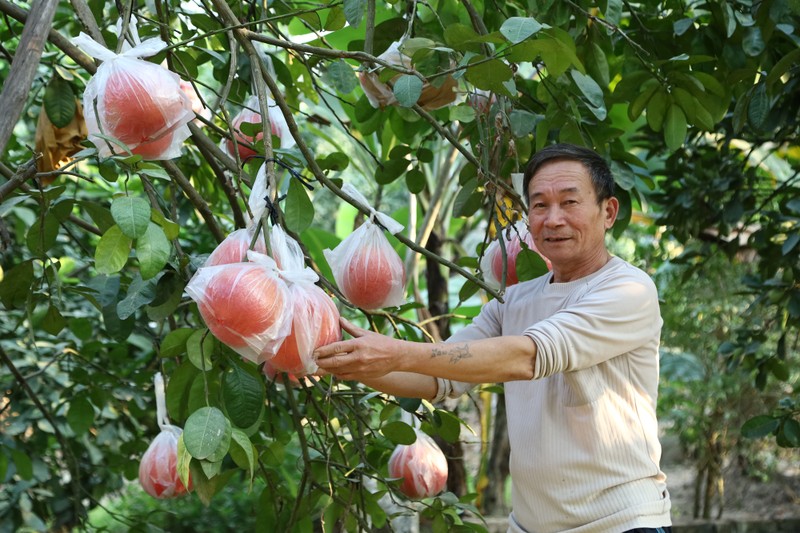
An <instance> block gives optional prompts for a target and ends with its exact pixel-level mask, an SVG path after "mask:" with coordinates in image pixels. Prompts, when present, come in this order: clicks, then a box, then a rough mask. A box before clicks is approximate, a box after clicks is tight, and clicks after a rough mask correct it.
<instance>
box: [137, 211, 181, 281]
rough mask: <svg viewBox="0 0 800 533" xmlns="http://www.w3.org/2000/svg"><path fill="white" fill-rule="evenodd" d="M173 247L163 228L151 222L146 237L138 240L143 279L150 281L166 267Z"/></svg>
mask: <svg viewBox="0 0 800 533" xmlns="http://www.w3.org/2000/svg"><path fill="white" fill-rule="evenodd" d="M171 251H172V246H171V245H170V243H169V241H168V240H167V236H166V235H164V230H162V229H161V226H159V225H158V224H155V223H153V222H150V223H149V224H148V226H147V231H145V233H144V235H142V236H141V237H140V238H138V239H137V240H136V257H137V258H138V259H139V272H140V273H141V275H142V278H143V279H150V278H152V277H153V276H155V275H156V274H158V273H159V272H161V269H162V268H164V266H166V264H167V261H169V254H170V252H171Z"/></svg>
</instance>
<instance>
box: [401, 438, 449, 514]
mask: <svg viewBox="0 0 800 533" xmlns="http://www.w3.org/2000/svg"><path fill="white" fill-rule="evenodd" d="M414 432H415V433H416V434H417V440H416V441H415V442H414V443H413V444H409V445H404V444H399V445H398V446H397V447H396V448H395V449H394V451H393V452H392V455H391V457H390V458H389V476H390V477H393V478H399V479H400V485H399V489H400V492H402V493H403V494H405V495H406V496H408V497H409V498H411V499H415V500H416V499H420V498H430V497H432V496H436V495H437V494H439V493H440V492H442V491H443V490H444V489H445V487H446V486H447V458H446V457H445V456H444V453H442V450H441V448H439V446H438V445H437V444H436V442H434V440H433V439H432V438H431V437H429V436H428V435H427V434H426V433H424V432H422V431H420V430H418V429H416V428H415V429H414Z"/></svg>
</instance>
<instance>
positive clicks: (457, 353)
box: [431, 342, 472, 363]
mask: <svg viewBox="0 0 800 533" xmlns="http://www.w3.org/2000/svg"><path fill="white" fill-rule="evenodd" d="M440 356H450V362H451V363H458V362H459V361H461V360H462V359H469V358H470V357H472V353H471V352H470V351H469V344H467V343H466V342H465V343H464V344H461V345H459V346H453V345H443V346H441V347H434V348H433V349H432V350H431V359H433V358H435V357H440Z"/></svg>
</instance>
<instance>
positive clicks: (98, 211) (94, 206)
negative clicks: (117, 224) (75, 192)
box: [78, 200, 114, 233]
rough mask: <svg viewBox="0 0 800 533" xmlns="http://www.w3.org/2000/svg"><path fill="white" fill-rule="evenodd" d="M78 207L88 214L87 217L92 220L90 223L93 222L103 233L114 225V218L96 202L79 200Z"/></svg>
mask: <svg viewBox="0 0 800 533" xmlns="http://www.w3.org/2000/svg"><path fill="white" fill-rule="evenodd" d="M78 205H80V206H81V207H82V208H83V209H84V210H86V212H87V213H88V214H89V217H90V218H91V219H92V222H94V223H95V225H96V226H97V227H98V229H99V230H100V231H102V232H103V233H105V232H106V231H108V229H109V228H110V227H111V226H113V225H114V217H112V216H111V211H109V210H108V209H106V208H105V207H103V206H101V205H99V204H98V203H97V202H90V201H87V200H81V201H79V202H78Z"/></svg>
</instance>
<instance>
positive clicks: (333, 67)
mask: <svg viewBox="0 0 800 533" xmlns="http://www.w3.org/2000/svg"><path fill="white" fill-rule="evenodd" d="M359 1H361V0H359ZM345 5H347V3H346V2H345ZM327 77H328V82H329V83H330V84H331V85H332V86H333V87H334V88H335V89H336V90H337V91H339V92H340V93H344V94H347V93H349V92H351V91H352V90H353V89H355V88H356V87H358V78H356V75H355V72H353V67H351V66H350V65H348V64H347V63H346V62H344V61H342V60H341V59H340V60H337V61H334V62H333V63H331V64H330V65H328V70H327Z"/></svg>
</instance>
